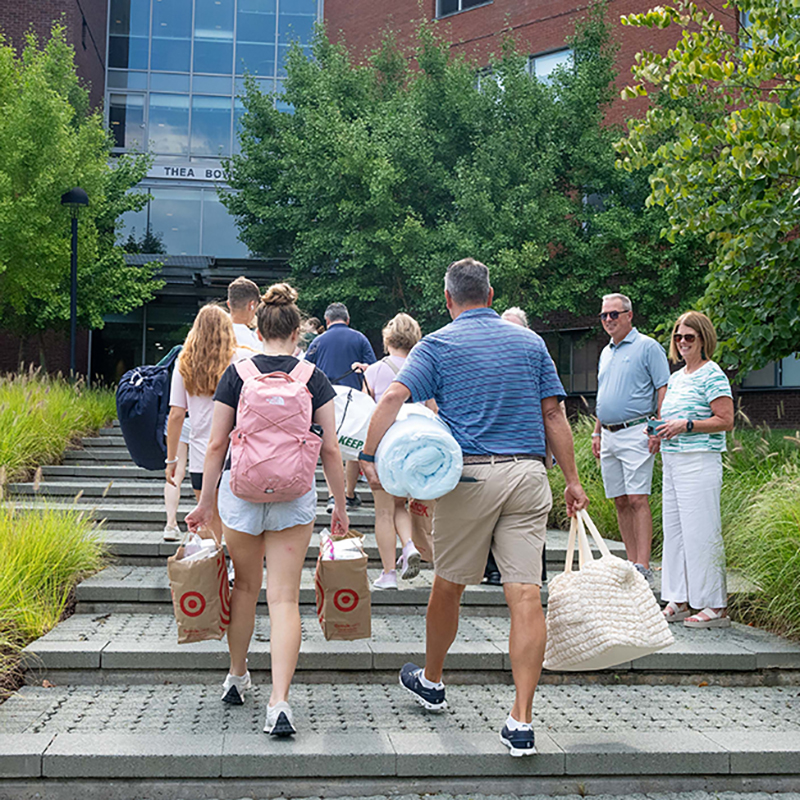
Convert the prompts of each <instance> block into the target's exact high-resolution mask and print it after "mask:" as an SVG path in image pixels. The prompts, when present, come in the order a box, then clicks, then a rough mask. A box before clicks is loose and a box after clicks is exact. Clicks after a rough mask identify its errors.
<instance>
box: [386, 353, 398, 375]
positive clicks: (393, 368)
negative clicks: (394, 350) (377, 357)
mask: <svg viewBox="0 0 800 800" xmlns="http://www.w3.org/2000/svg"><path fill="white" fill-rule="evenodd" d="M381 362H382V363H384V364H386V366H387V367H389V369H390V370H391V371H392V372H394V374H395V375H398V374H399V373H400V367H398V366H397V364H395V363H394V361H392V357H391V356H386V358H382V359H381Z"/></svg>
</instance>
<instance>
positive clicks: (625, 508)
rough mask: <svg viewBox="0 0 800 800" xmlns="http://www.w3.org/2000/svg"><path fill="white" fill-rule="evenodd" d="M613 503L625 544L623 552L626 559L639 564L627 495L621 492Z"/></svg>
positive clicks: (631, 512) (631, 513)
mask: <svg viewBox="0 0 800 800" xmlns="http://www.w3.org/2000/svg"><path fill="white" fill-rule="evenodd" d="M614 505H615V506H616V507H617V522H618V523H619V532H620V535H621V536H622V543H623V544H624V545H625V554H626V555H627V556H628V561H631V562H633V563H634V564H639V563H641V562H640V561H639V549H638V542H637V540H636V533H635V529H634V519H633V511H632V509H631V504H630V502H629V500H628V495H626V494H623V495H620V496H619V497H615V498H614Z"/></svg>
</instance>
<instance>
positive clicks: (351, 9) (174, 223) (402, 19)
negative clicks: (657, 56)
mask: <svg viewBox="0 0 800 800" xmlns="http://www.w3.org/2000/svg"><path fill="white" fill-rule="evenodd" d="M651 5H655V0H609V3H608V13H609V15H610V17H611V19H612V21H615V20H618V19H619V17H620V16H622V15H624V14H630V13H636V12H641V11H645V10H647V9H648V8H650V6H651ZM698 5H700V6H703V5H708V7H709V8H710V9H711V10H713V12H714V13H715V15H717V16H718V17H719V18H722V19H723V20H724V21H725V24H726V27H727V28H728V30H730V31H732V32H735V30H736V29H737V26H738V25H739V19H738V17H737V14H736V12H735V10H733V9H726V8H722V7H721V6H720V5H719V4H717V3H714V4H713V8H712V6H711V4H710V3H708V2H707V0H698ZM586 9H587V2H586V0H559V1H558V2H556V0H393V2H392V3H376V2H374V0H37V2H35V3H29V2H26V1H25V0H5V2H3V3H2V4H0V30H3V32H4V33H5V34H6V36H7V37H8V38H9V39H10V41H11V42H12V43H13V44H14V45H16V46H19V45H21V43H22V37H23V34H24V32H25V31H26V30H28V29H29V28H32V29H33V30H35V31H36V33H37V34H38V35H39V36H40V37H44V36H46V35H47V33H48V32H49V30H50V27H51V24H52V21H53V20H57V19H61V18H62V16H63V19H64V21H65V24H66V26H67V31H68V36H69V40H70V42H71V43H72V44H73V46H74V47H75V51H76V59H77V62H78V68H79V71H80V74H81V76H82V77H83V78H84V80H86V81H87V83H88V84H89V85H90V87H91V98H92V102H93V104H95V105H98V104H100V103H101V102H102V104H103V108H104V113H105V115H106V119H107V121H108V124H109V128H110V129H111V131H112V134H113V136H114V141H115V145H116V147H115V151H116V152H119V153H123V152H126V151H129V150H139V149H142V148H147V149H148V150H149V151H150V152H151V153H153V155H154V158H155V162H154V165H153V168H152V169H151V171H150V173H149V174H148V177H147V179H146V180H145V181H143V183H142V187H143V188H146V189H147V190H148V191H149V192H150V195H151V200H150V202H149V203H148V205H147V207H146V208H145V209H144V210H143V211H141V212H138V213H137V214H130V215H126V219H125V220H124V223H125V234H124V235H125V236H127V235H128V234H129V233H134V235H136V236H138V237H141V235H142V234H143V233H144V232H146V231H147V230H151V231H152V232H153V233H155V234H157V235H158V236H159V237H160V238H161V240H162V242H163V245H164V248H165V250H166V256H165V257H162V258H166V259H167V263H168V268H167V269H166V270H165V274H166V276H167V280H168V282H169V285H168V286H167V287H166V288H165V289H164V290H163V291H162V292H160V293H159V296H158V297H157V298H156V300H154V301H153V302H152V303H151V304H149V305H148V306H147V307H146V308H143V309H140V310H138V311H137V312H135V313H133V314H131V315H129V316H128V317H125V318H120V319H109V320H108V324H107V325H106V328H105V329H104V330H103V331H102V332H99V333H97V334H95V336H94V343H93V346H92V353H93V357H94V360H93V364H94V365H96V366H97V365H102V367H101V371H103V372H104V373H105V375H106V377H108V378H110V379H113V378H114V377H115V376H116V375H118V374H119V371H120V369H122V368H124V367H127V366H130V365H132V364H133V363H141V362H142V361H144V362H150V361H153V360H155V359H157V357H158V355H159V353H160V352H161V351H162V350H163V349H165V348H168V347H169V346H170V345H171V344H173V343H175V342H176V341H180V340H182V338H183V336H184V335H185V332H186V330H187V329H188V325H189V323H190V322H191V319H192V317H193V316H194V313H195V312H196V309H197V306H198V304H201V303H202V302H205V301H206V300H208V299H211V298H213V297H217V296H221V295H222V294H224V285H223V284H224V281H225V280H227V279H228V278H229V276H234V275H236V274H240V273H242V272H244V273H246V274H250V275H251V276H253V277H254V279H256V280H258V279H259V278H266V276H268V275H269V276H275V277H277V276H278V275H279V274H281V269H282V268H281V265H280V263H279V262H276V261H269V262H267V261H263V260H259V259H255V258H252V257H251V255H250V254H249V253H248V252H247V249H246V248H245V247H244V246H243V245H242V243H241V242H239V241H238V239H237V237H236V229H235V224H234V221H233V220H232V219H231V218H230V217H229V216H228V214H227V212H226V211H225V209H224V207H223V206H222V205H221V203H220V202H219V199H218V196H217V190H218V188H220V187H221V188H222V189H223V190H224V188H225V187H224V185H222V184H221V182H220V174H221V172H220V163H219V159H220V157H224V156H229V155H230V154H231V153H233V152H236V148H237V137H236V130H237V125H238V118H239V115H240V114H241V111H242V106H241V101H240V100H239V99H238V98H237V94H239V93H240V91H241V86H242V75H243V73H244V71H245V70H246V71H248V72H250V73H251V74H252V75H254V76H255V77H256V79H257V80H258V82H259V83H260V85H261V86H262V87H263V88H264V89H265V90H267V91H272V90H276V91H277V92H278V93H280V89H281V85H282V80H283V77H284V76H285V69H284V62H283V58H284V55H285V53H286V49H287V46H288V44H289V42H290V41H291V40H293V39H297V38H299V39H300V41H301V43H302V44H304V45H305V46H307V45H308V43H309V41H310V38H311V35H312V31H313V24H314V22H315V21H318V20H323V19H324V21H325V24H326V26H327V30H328V33H329V35H330V36H331V38H333V39H335V40H339V41H342V42H344V43H345V44H346V45H347V47H348V48H349V49H350V50H351V52H352V53H353V54H354V55H355V57H356V58H363V57H364V56H365V55H366V54H367V53H368V52H369V51H370V50H371V49H373V48H374V47H375V46H376V45H377V44H378V42H379V40H380V37H381V34H382V32H383V31H385V30H387V29H391V30H392V31H393V32H394V33H395V35H396V37H397V38H398V40H399V42H400V43H401V44H402V43H404V42H407V43H410V39H411V37H412V34H413V31H414V29H415V26H416V25H417V24H418V22H419V21H420V18H421V17H424V18H425V19H426V20H429V21H430V20H435V21H436V25H437V28H438V30H439V31H440V32H441V33H442V34H443V35H444V36H445V38H446V39H447V40H448V41H450V42H451V47H452V50H453V52H455V53H464V54H466V55H468V56H469V57H471V58H473V59H475V61H476V62H477V64H478V66H481V65H484V64H487V63H488V61H489V58H490V55H491V54H492V53H496V52H498V51H499V49H500V45H501V41H502V38H503V37H504V36H505V35H507V34H509V33H510V34H512V35H513V36H514V38H515V39H516V41H517V42H518V43H519V45H520V47H521V48H522V49H523V51H524V52H527V53H528V56H529V61H528V68H529V71H530V73H531V75H534V76H536V77H537V78H540V79H545V80H546V79H547V76H548V75H549V73H550V72H551V71H552V70H553V69H554V68H555V67H556V66H558V65H560V64H564V63H568V62H569V59H570V55H571V54H570V51H569V47H568V45H567V41H566V40H567V38H568V36H569V35H570V34H571V33H572V31H573V30H574V27H575V22H576V20H577V19H578V18H579V17H580V16H581V15H583V14H584V13H585V12H586ZM677 35H678V34H677V31H676V30H672V29H667V30H659V29H652V30H651V29H639V28H630V27H624V26H621V25H616V27H615V38H616V40H617V42H618V44H619V53H618V60H617V65H618V71H619V75H618V79H617V83H618V88H619V89H621V88H622V87H623V86H624V85H625V84H626V83H627V82H628V80H629V77H630V68H631V66H632V64H633V63H634V58H635V55H636V53H637V52H639V51H641V50H656V51H659V52H665V51H666V50H667V49H668V48H669V47H671V46H672V45H673V44H674V42H675V39H676V36H677ZM278 105H279V106H280V102H279V101H278ZM643 108H644V100H643V99H641V98H639V99H636V100H634V101H628V102H624V101H622V100H617V101H615V102H614V103H613V104H612V106H611V109H610V111H609V113H608V117H607V119H608V121H609V122H610V123H622V122H623V121H624V120H625V119H626V118H628V117H631V116H636V115H638V114H640V113H641V112H642V111H643ZM634 301H635V298H634ZM598 307H599V302H598ZM553 321H556V322H557V328H558V330H557V331H555V332H554V331H553V330H552V326H551V327H550V328H549V329H548V332H546V334H545V338H546V340H547V343H548V346H549V347H550V350H551V353H552V354H553V358H554V360H555V361H556V364H557V366H558V369H559V372H560V374H561V376H562V379H563V380H564V384H565V387H566V388H567V390H568V391H569V393H570V395H571V396H572V397H573V401H572V402H573V405H575V406H577V405H580V404H582V398H585V399H586V401H587V403H588V406H589V407H590V408H591V407H592V405H593V397H594V393H595V391H596V383H597V376H596V365H597V357H598V354H599V349H600V348H601V347H602V346H603V344H604V340H603V338H602V332H601V334H600V337H598V336H597V335H595V334H593V333H592V331H596V330H597V326H596V320H595V318H594V316H593V314H590V315H589V316H587V317H586V318H583V319H575V318H569V317H567V316H566V315H556V317H555V318H554V319H553V320H551V322H553ZM534 327H536V326H534ZM48 346H49V347H51V348H52V349H53V350H54V351H55V350H57V349H58V348H57V346H56V342H50V343H49V345H48ZM18 348H19V343H18V342H17V341H14V340H13V337H5V338H4V339H3V341H0V352H1V353H5V354H7V355H6V356H0V369H2V368H11V367H12V366H13V364H12V363H10V362H13V361H14V360H15V359H16V353H17V352H18ZM37 348H38V346H37V344H36V343H30V344H29V345H28V346H27V348H23V350H24V352H25V355H26V357H30V358H33V359H34V360H35V353H36V351H37ZM81 349H83V348H82V347H81ZM12 353H13V354H14V355H12ZM53 360H54V363H60V362H61V357H58V358H54V359H53ZM81 360H82V362H83V364H85V363H86V356H85V355H84V356H83V357H82V358H81V359H79V363H80V362H81ZM81 366H82V365H81ZM738 394H739V398H740V400H741V403H742V407H743V408H744V409H745V411H747V412H748V413H749V414H750V416H751V417H752V419H753V420H754V421H761V420H767V421H769V422H770V423H772V424H779V425H782V426H795V427H796V426H800V360H798V359H797V358H795V357H789V358H786V359H783V360H782V361H781V362H780V363H777V364H769V365H767V367H765V368H764V369H763V370H760V371H759V372H757V373H753V374H751V375H750V376H748V378H747V379H746V380H745V382H744V385H743V386H742V387H741V388H740V390H739V391H738Z"/></svg>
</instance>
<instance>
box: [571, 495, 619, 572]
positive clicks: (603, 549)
mask: <svg viewBox="0 0 800 800" xmlns="http://www.w3.org/2000/svg"><path fill="white" fill-rule="evenodd" d="M587 527H588V528H589V533H590V534H591V535H592V539H594V543H595V544H596V545H597V549H598V550H599V551H600V556H601V558H602V557H603V556H610V555H611V551H610V550H609V549H608V545H606V543H605V542H604V541H603V537H602V536H601V535H600V532H599V531H598V530H597V526H596V525H595V524H594V522H592V519H591V517H590V516H589V514H588V513H587V512H586V511H585V510H581V511H579V512H578V513H577V514H575V516H573V517H570V523H569V538H568V539H567V558H566V561H565V563H564V572H572V563H573V561H574V558H575V547H576V545H577V547H578V565H579V569H583V565H584V564H585V563H587V562H589V561H592V560H593V558H594V557H593V556H592V550H591V547H590V545H589V537H588V536H587V534H586V528H587Z"/></svg>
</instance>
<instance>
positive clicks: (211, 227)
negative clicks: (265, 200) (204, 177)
mask: <svg viewBox="0 0 800 800" xmlns="http://www.w3.org/2000/svg"><path fill="white" fill-rule="evenodd" d="M238 232H239V229H238V228H237V227H236V222H235V220H234V218H233V217H232V216H231V215H230V214H229V213H228V209H227V208H225V206H223V205H222V203H221V202H220V199H219V196H218V195H217V193H216V191H215V190H213V189H204V190H203V247H202V254H203V255H204V256H224V257H226V258H246V257H247V256H248V251H247V247H246V246H245V245H244V244H242V243H241V242H240V241H239V239H238Z"/></svg>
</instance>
